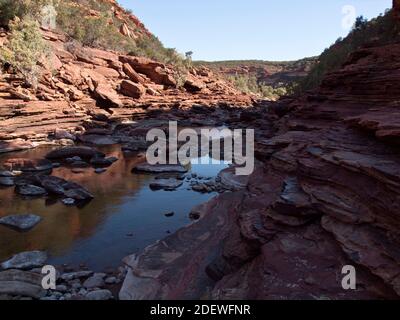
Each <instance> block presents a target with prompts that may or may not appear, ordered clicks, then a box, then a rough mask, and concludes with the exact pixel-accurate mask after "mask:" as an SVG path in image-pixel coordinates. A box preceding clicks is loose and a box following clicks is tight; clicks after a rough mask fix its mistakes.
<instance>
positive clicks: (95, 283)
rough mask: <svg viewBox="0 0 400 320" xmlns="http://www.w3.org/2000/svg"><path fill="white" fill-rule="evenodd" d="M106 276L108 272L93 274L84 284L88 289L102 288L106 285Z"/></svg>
mask: <svg viewBox="0 0 400 320" xmlns="http://www.w3.org/2000/svg"><path fill="white" fill-rule="evenodd" d="M105 277H106V274H104V273H95V274H94V275H93V276H91V277H90V278H88V279H87V280H86V281H85V282H84V283H83V286H84V287H85V288H86V289H94V288H101V287H103V286H104V278H105Z"/></svg>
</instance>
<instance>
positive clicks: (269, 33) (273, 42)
mask: <svg viewBox="0 0 400 320" xmlns="http://www.w3.org/2000/svg"><path fill="white" fill-rule="evenodd" d="M119 3H120V4H121V5H122V6H124V7H126V8H130V9H132V11H133V12H134V14H135V15H136V16H137V17H138V18H140V19H141V21H142V22H143V23H144V24H145V25H146V26H147V28H148V29H149V30H150V31H151V32H153V33H154V34H155V35H156V36H158V38H159V39H160V40H161V41H162V42H163V43H164V45H165V46H167V47H171V48H176V49H177V50H178V51H179V52H181V53H184V52H186V51H190V50H191V51H193V52H194V56H193V58H194V59H196V60H209V61H213V60H239V59H263V60H275V61H276V60H294V59H299V58H303V57H307V56H314V55H318V54H320V53H321V52H322V51H323V50H324V49H325V48H327V47H328V46H329V45H330V44H332V43H333V42H334V41H335V40H336V39H337V38H338V37H340V36H345V35H346V34H347V33H348V31H349V30H345V29H343V27H342V20H343V18H344V14H343V13H342V9H343V7H344V6H346V5H352V6H354V8H355V9H356V15H364V16H365V17H367V18H372V17H375V16H377V15H379V13H382V12H384V11H385V9H386V8H389V7H391V4H392V0H119Z"/></svg>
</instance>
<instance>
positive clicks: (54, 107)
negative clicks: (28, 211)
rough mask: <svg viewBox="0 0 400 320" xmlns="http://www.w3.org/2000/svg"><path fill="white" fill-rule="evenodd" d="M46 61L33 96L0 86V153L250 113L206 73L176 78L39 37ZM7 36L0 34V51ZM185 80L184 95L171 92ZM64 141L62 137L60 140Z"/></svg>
mask: <svg viewBox="0 0 400 320" xmlns="http://www.w3.org/2000/svg"><path fill="white" fill-rule="evenodd" d="M43 37H44V38H45V39H46V41H47V43H48V46H49V47H50V48H51V52H52V54H51V56H50V57H49V58H48V59H47V60H46V61H43V62H41V66H42V69H43V70H44V73H43V76H42V78H41V79H40V81H39V85H38V88H37V90H33V89H27V88H24V87H23V81H22V79H20V78H18V77H17V76H16V75H14V74H7V73H5V74H2V75H1V78H0V122H1V126H0V153H1V152H9V151H15V150H20V149H24V148H30V147H32V146H35V145H38V144H41V143H65V141H64V140H63V139H61V140H60V139H55V137H57V136H60V135H59V134H57V131H60V130H63V131H66V132H67V133H73V134H74V133H82V132H84V131H85V130H86V129H88V128H93V127H107V126H109V125H110V123H112V122H123V121H126V120H130V121H132V120H137V119H140V118H143V117H145V116H146V115H148V114H151V113H152V112H161V111H165V112H168V111H170V110H171V109H184V108H187V107H189V106H193V105H203V106H219V105H232V106H250V105H251V104H252V99H251V98H250V97H249V96H247V95H243V94H241V93H239V92H238V91H236V90H235V89H234V88H232V87H231V86H230V85H229V84H227V83H226V82H225V81H224V80H221V79H220V78H218V77H217V76H215V75H214V74H213V73H212V72H211V71H210V70H208V69H206V68H192V69H191V70H190V72H188V74H184V75H181V74H178V71H176V70H175V69H174V67H173V66H169V65H164V64H162V63H158V62H156V61H152V60H150V59H146V58H141V57H133V56H125V55H120V54H118V53H114V52H109V51H103V50H99V49H93V48H85V47H79V46H76V45H72V44H71V43H70V42H67V40H66V37H65V36H64V35H63V34H57V33H54V32H49V31H43ZM6 41H7V33H5V32H3V33H1V34H0V43H2V44H4V43H5V42H6ZM179 77H184V79H186V82H185V83H184V87H179V88H178V87H177V80H179ZM64 136H65V134H64Z"/></svg>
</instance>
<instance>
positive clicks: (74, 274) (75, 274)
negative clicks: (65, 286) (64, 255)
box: [61, 271, 93, 281]
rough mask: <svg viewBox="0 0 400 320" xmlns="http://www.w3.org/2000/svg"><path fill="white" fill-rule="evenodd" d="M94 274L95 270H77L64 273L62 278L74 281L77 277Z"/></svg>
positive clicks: (86, 276)
mask: <svg viewBox="0 0 400 320" xmlns="http://www.w3.org/2000/svg"><path fill="white" fill-rule="evenodd" d="M92 275H93V271H76V272H69V273H64V274H62V275H61V279H62V280H64V281H72V280H75V279H82V278H88V277H90V276H92Z"/></svg>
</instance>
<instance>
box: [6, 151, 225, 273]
mask: <svg viewBox="0 0 400 320" xmlns="http://www.w3.org/2000/svg"><path fill="white" fill-rule="evenodd" d="M101 150H102V151H103V152H105V153H106V154H107V156H115V157H118V158H119V161H118V162H116V163H115V164H114V165H113V166H111V167H110V168H108V170H107V172H105V173H103V174H100V175H99V174H96V173H95V172H94V169H93V168H88V169H84V171H83V172H82V173H78V174H76V173H73V172H72V171H71V169H70V168H66V167H61V168H57V169H54V170H53V173H52V174H53V175H54V176H58V177H61V178H64V179H66V180H70V181H74V182H77V183H79V184H80V185H82V186H84V187H86V188H87V189H88V190H89V191H90V192H91V193H92V194H93V195H94V196H95V198H94V200H92V201H91V202H90V203H89V204H87V205H86V206H85V207H83V208H77V207H68V206H65V205H63V204H62V203H61V202H60V201H53V200H52V199H50V198H47V199H46V198H39V199H24V198H22V197H21V196H19V195H17V194H15V192H14V188H0V217H2V216H6V215H13V214H27V213H31V214H36V215H39V216H41V217H42V219H43V220H42V221H41V222H40V223H39V224H38V225H37V226H36V227H35V228H34V229H32V230H31V231H28V232H26V233H20V232H17V231H14V230H11V229H8V228H6V227H4V226H1V225H0V261H2V260H4V259H6V258H8V257H10V256H11V255H13V254H16V253H19V252H22V251H30V250H45V251H47V252H48V254H49V256H50V259H49V263H50V264H54V265H62V264H68V265H70V266H74V267H77V266H79V265H81V264H84V265H86V266H87V267H89V268H91V269H92V270H95V271H102V270H104V269H106V268H108V267H110V268H112V267H116V266H119V265H121V259H122V258H124V257H125V256H127V255H129V254H133V253H138V252H140V251H141V250H143V249H144V248H145V247H147V246H148V245H150V244H152V243H154V242H156V241H157V240H160V239H162V238H164V237H165V236H167V235H168V233H170V232H174V231H176V230H178V229H179V228H181V227H183V226H185V225H187V224H188V223H190V219H189V213H190V211H191V209H192V208H193V207H194V206H196V205H198V204H201V203H203V202H206V201H208V200H209V199H210V198H212V197H213V196H215V195H216V194H201V193H196V192H194V191H192V190H189V189H190V185H189V182H188V181H186V180H185V182H184V184H183V186H181V187H180V188H178V189H177V190H176V191H172V192H169V191H152V190H151V189H150V188H149V183H150V182H151V181H152V180H153V178H154V176H152V175H142V174H132V173H131V169H132V168H133V167H134V166H135V163H136V162H137V158H126V157H124V155H123V153H122V152H121V150H120V147H119V146H113V147H107V148H103V149H101ZM49 151H50V149H49V148H39V149H34V150H29V151H24V152H19V153H14V154H8V155H6V156H4V155H3V156H1V157H0V166H1V162H3V161H4V160H6V159H8V158H16V157H18V158H28V159H34V158H43V157H44V156H45V155H46V153H47V152H49ZM227 166H228V165H227V164H224V163H220V164H209V165H204V164H192V165H191V168H190V171H189V173H188V174H189V175H191V174H192V173H196V174H198V175H200V176H202V177H214V176H216V175H217V174H218V172H219V171H221V170H223V169H224V168H226V167H227ZM171 211H173V212H174V213H175V215H174V216H173V217H166V216H165V214H166V213H168V212H171Z"/></svg>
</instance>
